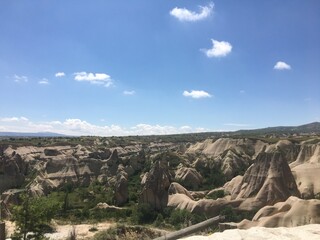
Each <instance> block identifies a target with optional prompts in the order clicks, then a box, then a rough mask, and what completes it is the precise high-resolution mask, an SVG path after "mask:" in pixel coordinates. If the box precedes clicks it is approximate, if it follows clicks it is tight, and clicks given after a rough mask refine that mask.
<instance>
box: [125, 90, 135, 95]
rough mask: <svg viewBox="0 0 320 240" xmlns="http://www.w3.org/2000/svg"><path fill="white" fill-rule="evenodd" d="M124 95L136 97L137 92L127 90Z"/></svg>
mask: <svg viewBox="0 0 320 240" xmlns="http://www.w3.org/2000/svg"><path fill="white" fill-rule="evenodd" d="M123 94H124V95H134V94H136V92H135V91H133V90H132V91H127V90H125V91H123Z"/></svg>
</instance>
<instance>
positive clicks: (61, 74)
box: [54, 72, 66, 77]
mask: <svg viewBox="0 0 320 240" xmlns="http://www.w3.org/2000/svg"><path fill="white" fill-rule="evenodd" d="M65 75H66V74H65V73H64V72H57V73H56V74H55V75H54V76H55V77H64V76H65Z"/></svg>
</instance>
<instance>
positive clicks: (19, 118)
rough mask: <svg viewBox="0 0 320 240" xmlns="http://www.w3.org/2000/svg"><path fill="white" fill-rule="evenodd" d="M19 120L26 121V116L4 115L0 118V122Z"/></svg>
mask: <svg viewBox="0 0 320 240" xmlns="http://www.w3.org/2000/svg"><path fill="white" fill-rule="evenodd" d="M19 121H28V118H26V117H5V118H0V122H19Z"/></svg>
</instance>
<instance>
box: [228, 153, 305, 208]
mask: <svg viewBox="0 0 320 240" xmlns="http://www.w3.org/2000/svg"><path fill="white" fill-rule="evenodd" d="M289 196H300V193H299V191H298V189H297V185H296V182H295V179H294V177H293V175H292V173H291V170H290V167H289V165H288V163H287V161H286V160H285V159H284V157H283V156H282V154H281V153H280V152H278V151H275V152H271V153H266V152H262V153H260V154H259V155H258V156H257V158H256V159H255V160H254V164H252V165H251V166H250V168H249V169H248V170H247V171H246V173H245V174H244V176H243V179H242V182H241V183H240V185H238V186H237V187H236V188H235V189H234V191H233V192H232V195H231V197H232V199H243V198H246V199H249V198H252V203H251V204H250V205H249V204H248V206H247V207H250V208H253V207H256V208H259V207H261V206H265V205H267V204H268V205H269V204H274V203H276V202H279V201H283V200H286V199H287V198H288V197H289Z"/></svg>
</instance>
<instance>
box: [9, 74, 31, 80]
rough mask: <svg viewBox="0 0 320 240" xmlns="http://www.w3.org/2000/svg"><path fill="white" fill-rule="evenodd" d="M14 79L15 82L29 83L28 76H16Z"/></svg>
mask: <svg viewBox="0 0 320 240" xmlns="http://www.w3.org/2000/svg"><path fill="white" fill-rule="evenodd" d="M13 79H14V81H15V82H28V77H26V76H18V75H16V74H15V75H14V76H13Z"/></svg>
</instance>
